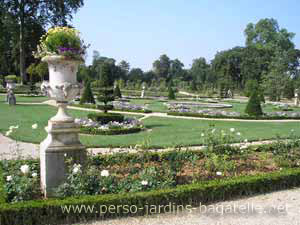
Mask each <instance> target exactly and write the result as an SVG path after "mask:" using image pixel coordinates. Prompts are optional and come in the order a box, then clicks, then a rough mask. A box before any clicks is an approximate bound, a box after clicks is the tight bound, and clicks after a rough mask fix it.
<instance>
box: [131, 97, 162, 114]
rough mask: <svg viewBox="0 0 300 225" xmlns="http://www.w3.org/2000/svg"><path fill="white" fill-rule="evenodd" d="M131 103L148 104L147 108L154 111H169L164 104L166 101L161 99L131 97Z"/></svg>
mask: <svg viewBox="0 0 300 225" xmlns="http://www.w3.org/2000/svg"><path fill="white" fill-rule="evenodd" d="M130 103H131V104H136V105H143V106H145V105H147V109H150V110H152V111H153V112H167V111H168V107H167V106H166V105H164V102H161V101H159V100H147V99H131V100H130Z"/></svg>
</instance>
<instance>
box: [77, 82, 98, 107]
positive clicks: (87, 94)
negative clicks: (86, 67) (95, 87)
mask: <svg viewBox="0 0 300 225" xmlns="http://www.w3.org/2000/svg"><path fill="white" fill-rule="evenodd" d="M84 103H92V104H95V103H96V102H95V99H94V95H93V92H92V89H91V82H90V81H87V82H86V83H85V87H84V91H83V94H82V96H81V99H80V104H84Z"/></svg>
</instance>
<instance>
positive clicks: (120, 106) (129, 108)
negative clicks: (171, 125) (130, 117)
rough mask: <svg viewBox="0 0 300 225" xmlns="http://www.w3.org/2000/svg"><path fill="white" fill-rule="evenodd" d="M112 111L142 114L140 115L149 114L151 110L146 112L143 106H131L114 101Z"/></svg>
mask: <svg viewBox="0 0 300 225" xmlns="http://www.w3.org/2000/svg"><path fill="white" fill-rule="evenodd" d="M113 105H114V109H115V110H120V111H127V112H142V113H151V112H152V111H151V110H148V109H147V108H146V107H145V106H141V105H136V104H131V103H128V102H124V101H114V102H113Z"/></svg>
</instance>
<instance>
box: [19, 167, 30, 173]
mask: <svg viewBox="0 0 300 225" xmlns="http://www.w3.org/2000/svg"><path fill="white" fill-rule="evenodd" d="M20 170H21V172H22V173H23V174H27V173H29V166H28V165H23V166H21V168H20Z"/></svg>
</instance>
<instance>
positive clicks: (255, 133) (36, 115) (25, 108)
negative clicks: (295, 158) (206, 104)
mask: <svg viewBox="0 0 300 225" xmlns="http://www.w3.org/2000/svg"><path fill="white" fill-rule="evenodd" d="M88 113H89V112H86V111H80V110H70V114H71V115H72V116H73V117H84V116H86V115H87V114H88ZM55 114H56V108H54V107H51V106H47V105H17V106H15V107H11V106H8V105H7V104H3V103H0V132H2V133H5V132H6V131H7V130H8V127H9V126H11V125H19V126H20V128H19V129H18V130H16V131H15V133H13V134H12V138H14V139H16V140H20V141H26V142H32V143H40V142H41V141H42V140H43V139H44V138H45V137H46V135H47V134H46V131H45V130H44V127H45V126H46V125H47V121H48V120H49V118H51V117H52V116H54V115H55ZM34 123H37V124H38V129H36V130H32V128H31V126H32V124H34ZM144 124H145V126H146V127H147V128H148V130H147V131H143V132H140V133H136V134H128V135H115V136H101V135H99V136H87V135H81V136H80V139H81V141H82V142H83V144H85V145H87V146H96V147H100V146H101V147H108V146H113V147H118V146H134V145H136V144H141V143H143V142H145V141H149V144H150V146H151V147H173V146H175V145H184V146H187V145H199V144H202V139H201V135H200V134H201V132H202V131H203V130H204V129H206V128H207V127H208V126H209V125H215V126H216V127H217V128H220V129H225V130H229V129H230V128H231V127H234V128H236V130H237V131H239V132H241V133H242V137H243V138H247V139H248V140H265V139H274V138H276V135H280V136H282V137H287V136H288V135H289V134H290V131H291V129H294V130H295V133H296V134H299V133H300V126H299V123H297V122H282V123H280V122H276V123H274V122H232V121H206V120H188V119H172V118H160V117H150V118H147V119H145V120H144Z"/></svg>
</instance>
